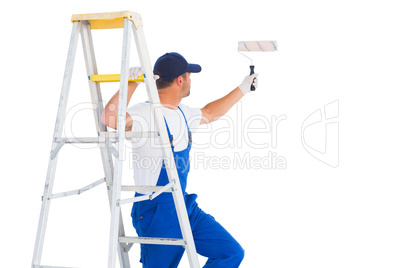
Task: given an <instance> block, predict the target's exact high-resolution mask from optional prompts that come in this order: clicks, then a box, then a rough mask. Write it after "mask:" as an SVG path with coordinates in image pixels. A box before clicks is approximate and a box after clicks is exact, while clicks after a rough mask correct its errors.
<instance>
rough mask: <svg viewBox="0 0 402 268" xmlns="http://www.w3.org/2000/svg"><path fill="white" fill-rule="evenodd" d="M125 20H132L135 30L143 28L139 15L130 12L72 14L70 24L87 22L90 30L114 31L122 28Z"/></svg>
mask: <svg viewBox="0 0 402 268" xmlns="http://www.w3.org/2000/svg"><path fill="white" fill-rule="evenodd" d="M125 18H127V19H129V20H132V21H133V22H134V26H135V28H136V29H138V28H139V27H143V24H142V20H141V16H140V14H138V13H134V12H131V11H118V12H103V13H90V14H74V15H73V16H72V17H71V22H76V21H89V23H90V25H91V29H115V28H123V27H124V19H125Z"/></svg>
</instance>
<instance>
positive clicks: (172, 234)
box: [131, 193, 244, 268]
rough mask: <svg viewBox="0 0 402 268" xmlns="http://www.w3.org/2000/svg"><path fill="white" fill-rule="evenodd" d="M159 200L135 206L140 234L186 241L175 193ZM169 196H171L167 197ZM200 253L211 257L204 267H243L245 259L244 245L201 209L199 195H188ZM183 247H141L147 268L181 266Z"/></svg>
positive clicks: (194, 232) (134, 210)
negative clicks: (177, 209)
mask: <svg viewBox="0 0 402 268" xmlns="http://www.w3.org/2000/svg"><path fill="white" fill-rule="evenodd" d="M162 195H165V196H162V198H160V197H161V196H159V197H157V198H156V199H155V200H157V199H158V198H160V199H159V201H158V202H154V201H144V202H138V203H134V206H133V210H132V213H131V216H132V220H133V225H134V227H135V229H136V231H137V233H138V235H139V236H140V237H141V236H144V237H166V238H179V239H180V238H182V235H181V230H180V226H179V222H178V219H177V214H176V210H175V207H174V204H173V199H172V195H171V194H162ZM166 195H167V196H166ZM184 198H185V202H186V207H187V212H188V215H189V220H190V225H191V229H192V232H193V237H194V242H195V247H196V250H197V253H198V254H200V255H202V256H205V257H207V258H208V261H207V262H206V264H205V266H204V267H216V268H217V267H222V268H223V267H224V268H231V267H239V265H240V263H241V261H242V260H243V257H244V250H243V248H242V247H241V246H240V244H239V243H238V242H237V241H236V240H235V239H234V238H233V237H232V236H231V235H230V234H229V233H228V232H227V231H226V230H225V229H224V228H223V227H222V226H221V225H220V224H219V223H218V222H217V221H216V220H215V219H214V217H212V216H211V215H209V214H206V213H205V212H204V211H202V210H201V209H200V208H199V207H198V204H197V202H195V199H196V198H197V195H195V194H191V195H188V194H187V193H185V194H184ZM183 253H184V248H183V247H182V246H172V245H145V244H141V260H140V261H141V262H142V263H143V267H152V268H164V267H166V268H168V267H169V268H171V267H177V266H178V265H179V262H180V260H181V258H182V256H183Z"/></svg>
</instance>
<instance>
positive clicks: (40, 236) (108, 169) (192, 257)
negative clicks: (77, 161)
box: [32, 11, 199, 268]
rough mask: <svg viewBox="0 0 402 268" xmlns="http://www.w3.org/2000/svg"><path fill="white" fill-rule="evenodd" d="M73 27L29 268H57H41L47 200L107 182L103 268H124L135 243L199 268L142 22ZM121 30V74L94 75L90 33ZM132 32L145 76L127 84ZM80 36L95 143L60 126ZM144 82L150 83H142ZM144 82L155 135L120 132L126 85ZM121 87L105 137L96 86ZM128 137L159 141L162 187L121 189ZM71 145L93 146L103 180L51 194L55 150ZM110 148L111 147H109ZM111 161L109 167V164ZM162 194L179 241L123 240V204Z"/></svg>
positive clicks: (85, 20) (121, 19)
mask: <svg viewBox="0 0 402 268" xmlns="http://www.w3.org/2000/svg"><path fill="white" fill-rule="evenodd" d="M71 21H72V23H73V28H72V33H71V38H70V45H69V49H68V55H67V62H66V67H65V71H64V77H63V83H62V89H61V96H60V101H59V106H58V111H57V118H56V124H55V128H54V133H53V141H52V147H51V153H50V158H49V164H48V170H47V175H46V183H45V189H44V193H43V196H42V206H41V212H40V217H39V224H38V230H37V235H36V242H35V249H34V254H33V260H32V268H51V267H54V268H57V267H62V266H46V265H42V264H41V257H42V249H43V244H44V239H45V232H46V224H47V220H48V217H49V209H50V202H51V200H52V199H55V198H61V197H66V196H70V195H75V194H80V193H82V192H84V191H87V190H89V189H92V188H93V187H95V186H98V185H100V184H103V183H104V182H106V185H107V193H108V197H109V203H110V210H111V219H110V234H109V255H108V266H107V267H108V268H113V267H115V266H116V259H117V256H118V259H119V262H120V267H124V268H129V267H130V261H129V256H128V252H129V250H130V249H131V247H132V245H133V244H134V243H142V244H162V245H178V246H183V247H184V248H185V249H186V252H187V256H188V260H189V262H190V267H195V268H197V267H199V263H198V257H197V253H196V249H195V244H194V240H193V236H192V232H191V227H190V223H189V220H188V216H187V211H186V207H185V203H184V197H183V194H182V190H181V185H180V180H179V176H178V174H177V169H176V165H175V161H174V157H173V153H172V150H171V146H170V141H169V138H168V134H167V130H166V126H165V123H164V119H163V114H162V110H161V107H162V105H161V104H160V100H159V95H158V92H157V89H156V85H155V81H154V79H153V72H152V68H151V62H150V59H149V54H148V50H147V46H146V42H145V37H144V32H143V24H142V20H141V16H140V15H139V14H137V13H134V12H130V11H123V12H107V13H94V14H77V15H73V16H72V19H71ZM112 28H124V30H123V49H122V59H121V70H120V74H112V75H99V74H98V71H97V66H96V61H95V53H94V47H93V42H92V35H91V30H92V29H112ZM131 32H132V33H133V37H134V40H135V43H136V47H137V52H138V57H139V60H140V63H141V67H142V69H143V72H144V75H143V77H142V78H141V77H140V78H129V75H128V70H129V57H130V45H131ZM79 35H81V41H82V45H83V51H84V57H85V63H86V70H87V76H88V83H89V90H90V94H91V99H92V105H93V111H94V118H95V124H96V131H97V133H98V137H82V138H78V137H62V131H63V126H64V120H65V117H66V106H67V100H68V95H69V91H70V83H71V77H72V72H73V66H74V59H75V54H76V49H77V43H78V38H79ZM147 78H149V79H147ZM129 79H130V80H131V81H144V82H145V86H146V89H147V93H148V98H149V102H150V107H151V109H153V111H154V114H155V127H156V130H157V131H156V132H144V133H138V132H132V131H128V132H126V131H125V120H126V103H127V87H128V81H129ZM116 81H120V88H119V90H120V92H119V108H118V125H117V129H116V131H115V132H111V131H108V129H107V128H106V126H104V125H103V124H102V123H100V115H101V113H102V111H103V102H102V96H101V91H100V83H102V82H116ZM133 137H147V138H159V139H160V142H161V144H162V145H163V146H162V153H163V156H164V159H165V160H164V161H166V162H165V163H166V167H167V174H168V177H169V183H168V184H167V185H166V186H162V187H145V186H142V187H141V186H122V185H121V183H122V172H123V170H122V169H123V158H124V154H125V151H124V150H125V144H124V141H125V139H130V138H133ZM74 143H98V144H101V145H102V146H99V148H100V153H101V158H102V163H103V169H104V173H105V178H103V179H100V180H98V181H96V182H94V183H92V184H90V185H88V186H85V187H83V188H80V189H78V190H73V191H68V192H63V193H56V194H53V192H52V188H53V184H54V180H55V170H56V166H57V158H58V154H59V151H60V149H61V148H62V147H63V146H64V145H66V144H74ZM113 144H115V146H113ZM113 157H114V161H113ZM122 190H123V191H143V192H152V194H151V195H149V196H139V197H134V198H129V199H124V200H121V191H122ZM163 192H170V193H172V195H173V200H174V203H175V206H176V211H177V215H178V219H179V223H180V228H181V232H182V236H183V239H170V238H147V237H127V236H125V232H124V225H123V220H122V215H121V209H120V206H121V205H123V204H132V203H133V202H140V201H143V200H150V199H154V198H157V196H158V195H160V194H161V193H163Z"/></svg>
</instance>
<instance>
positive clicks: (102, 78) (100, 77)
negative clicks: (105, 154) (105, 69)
mask: <svg viewBox="0 0 402 268" xmlns="http://www.w3.org/2000/svg"><path fill="white" fill-rule="evenodd" d="M88 79H89V80H90V81H92V82H98V83H105V82H120V74H93V75H90V76H88ZM128 81H129V82H133V81H141V82H144V75H141V76H139V77H137V78H135V79H133V78H131V76H129V77H128Z"/></svg>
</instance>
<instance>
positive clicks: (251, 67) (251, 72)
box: [250, 65, 255, 91]
mask: <svg viewBox="0 0 402 268" xmlns="http://www.w3.org/2000/svg"><path fill="white" fill-rule="evenodd" d="M252 74H254V65H250V75H252ZM254 79H255V78H254ZM253 83H254V80H253ZM253 83H251V87H250V90H251V91H255V86H253Z"/></svg>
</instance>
